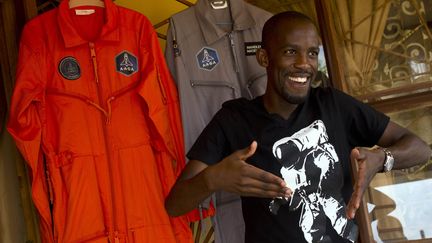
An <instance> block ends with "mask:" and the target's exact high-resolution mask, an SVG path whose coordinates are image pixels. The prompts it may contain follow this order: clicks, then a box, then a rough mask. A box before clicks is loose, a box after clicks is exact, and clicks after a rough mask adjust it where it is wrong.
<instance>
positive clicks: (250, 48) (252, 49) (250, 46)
mask: <svg viewBox="0 0 432 243" xmlns="http://www.w3.org/2000/svg"><path fill="white" fill-rule="evenodd" d="M260 48H261V42H245V54H246V56H255V54H256V52H257V50H258V49H260Z"/></svg>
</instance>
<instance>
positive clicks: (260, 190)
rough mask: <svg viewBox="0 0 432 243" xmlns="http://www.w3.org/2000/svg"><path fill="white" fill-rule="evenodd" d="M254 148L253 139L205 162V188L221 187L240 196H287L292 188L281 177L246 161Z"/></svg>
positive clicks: (253, 151) (255, 147)
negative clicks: (211, 162) (218, 159)
mask: <svg viewBox="0 0 432 243" xmlns="http://www.w3.org/2000/svg"><path fill="white" fill-rule="evenodd" d="M256 149H257V142H256V141H253V142H252V143H251V145H249V146H248V147H246V148H244V149H241V150H238V151H236V152H234V153H232V154H231V155H229V156H228V157H225V159H223V160H222V161H221V162H219V163H217V164H215V165H213V166H209V167H208V168H207V170H206V172H205V173H206V174H207V175H206V178H207V180H206V181H207V186H208V188H209V190H210V191H218V190H224V191H228V192H233V193H236V194H239V195H241V196H253V197H264V198H275V197H283V198H287V197H289V196H290V195H291V194H292V191H291V190H290V189H289V188H288V187H287V185H286V183H285V181H284V180H283V179H282V178H280V177H278V176H276V175H274V174H272V173H270V172H267V171H264V170H261V169H259V168H257V167H255V166H252V165H250V164H248V163H247V162H246V160H247V159H248V158H249V157H251V156H252V155H253V154H254V153H255V151H256Z"/></svg>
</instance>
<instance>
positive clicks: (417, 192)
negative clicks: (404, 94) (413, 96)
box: [366, 102, 432, 243]
mask: <svg viewBox="0 0 432 243" xmlns="http://www.w3.org/2000/svg"><path fill="white" fill-rule="evenodd" d="M388 115H389V116H390V117H391V119H392V120H393V121H395V122H396V123H398V124H399V125H401V126H404V127H406V128H408V129H410V130H411V131H412V132H414V133H416V134H417V135H418V136H420V137H421V138H422V139H424V140H425V141H426V142H427V143H428V144H429V145H430V146H432V129H431V128H432V102H431V103H430V104H429V105H427V106H425V107H419V108H416V109H412V110H407V111H401V112H394V113H391V114H388ZM430 188H432V160H431V161H429V163H427V164H426V165H424V166H417V167H413V168H410V169H407V170H395V171H392V172H390V173H388V174H384V173H380V174H377V175H376V176H375V178H374V180H373V181H372V183H371V185H370V187H369V188H368V191H367V193H366V199H367V201H368V205H367V208H368V211H369V219H370V222H371V225H370V227H371V229H372V234H373V238H374V240H375V241H376V242H378V243H379V242H409V241H411V240H421V239H424V240H425V242H431V240H432V210H431V206H430V205H431V203H432V190H430ZM426 239H427V240H426ZM401 240H403V241H401Z"/></svg>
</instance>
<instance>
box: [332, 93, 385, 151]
mask: <svg viewBox="0 0 432 243" xmlns="http://www.w3.org/2000/svg"><path fill="white" fill-rule="evenodd" d="M336 95H337V97H338V98H337V99H338V104H339V107H340V110H341V112H342V116H344V118H345V119H344V120H345V121H346V123H345V126H346V127H345V129H346V130H347V131H348V141H349V143H350V144H351V145H352V146H364V147H371V146H374V145H375V144H377V142H378V140H379V139H380V138H381V136H382V135H383V133H384V130H385V128H386V127H387V124H388V123H389V121H390V118H389V117H388V116H387V115H385V114H383V113H381V112H379V111H377V110H375V109H374V108H373V107H371V106H369V105H367V104H364V103H362V102H360V101H359V100H357V99H355V98H353V97H351V96H349V95H347V94H345V93H343V92H341V91H336Z"/></svg>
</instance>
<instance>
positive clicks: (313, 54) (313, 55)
mask: <svg viewBox="0 0 432 243" xmlns="http://www.w3.org/2000/svg"><path fill="white" fill-rule="evenodd" d="M318 54H319V52H317V51H310V52H309V56H311V57H317V56H318Z"/></svg>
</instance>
